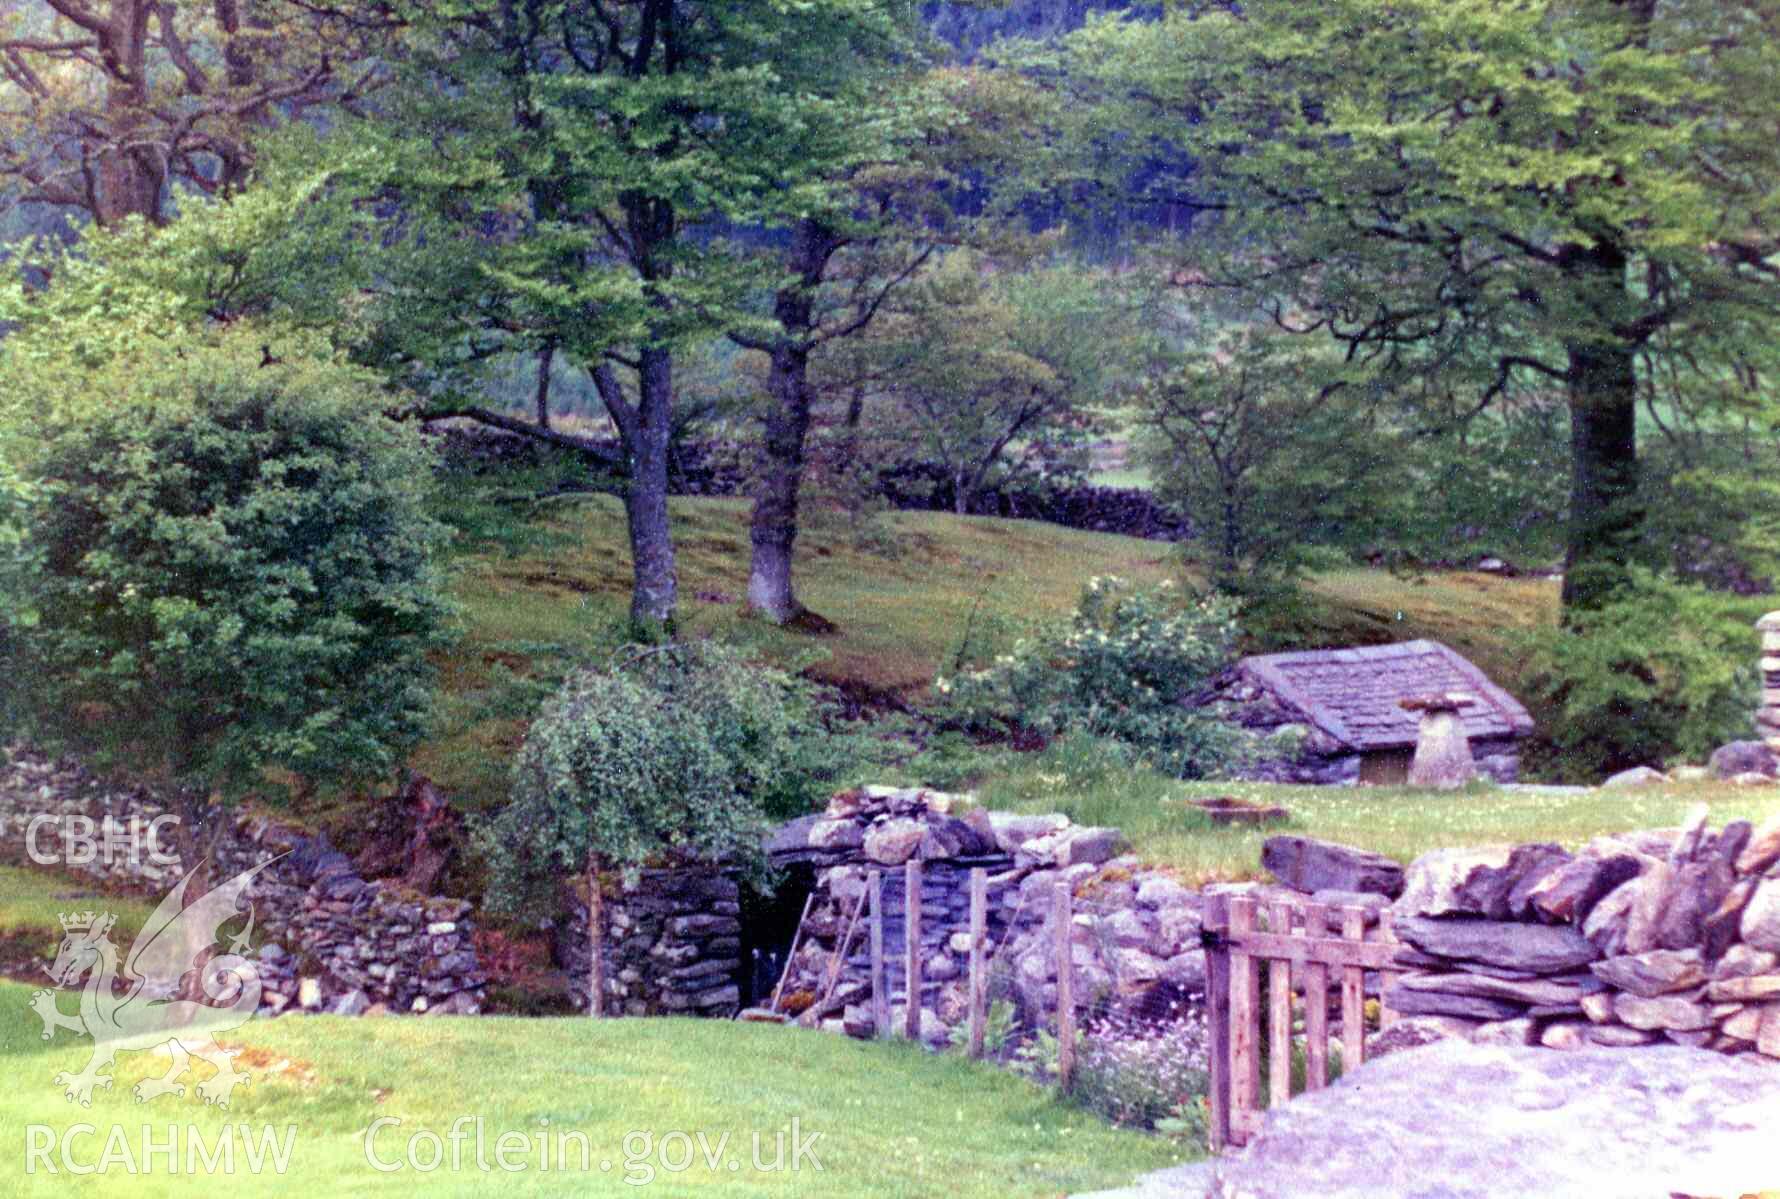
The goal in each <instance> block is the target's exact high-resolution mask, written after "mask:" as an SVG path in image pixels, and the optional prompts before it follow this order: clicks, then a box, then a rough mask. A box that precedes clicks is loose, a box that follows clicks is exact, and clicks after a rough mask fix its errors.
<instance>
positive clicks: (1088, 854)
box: [769, 787, 1205, 1043]
mask: <svg viewBox="0 0 1780 1199" xmlns="http://www.w3.org/2000/svg"><path fill="white" fill-rule="evenodd" d="M1123 848H1124V838H1123V836H1122V835H1121V834H1120V833H1119V831H1118V830H1117V829H1110V828H1087V827H1082V826H1078V825H1074V824H1072V823H1071V822H1070V821H1069V820H1068V819H1067V818H1066V817H1063V816H1060V815H1036V816H1028V815H1014V814H1010V813H1001V812H988V811H985V810H983V809H980V808H976V807H971V806H967V804H966V802H965V801H964V800H962V799H961V798H960V797H956V796H950V795H944V794H941V793H938V792H931V791H924V790H918V789H900V790H899V789H894V788H888V787H865V788H861V789H859V790H856V791H846V792H842V793H840V794H839V795H836V796H835V797H834V798H833V799H832V800H831V801H830V803H829V805H828V807H827V809H826V810H825V811H824V812H822V813H820V814H818V815H815V816H811V817H806V818H805V819H802V820H798V821H793V822H792V823H791V824H789V825H786V826H784V827H783V828H781V829H780V830H779V832H778V833H777V834H776V835H775V836H774V837H773V839H772V842H771V845H770V847H769V853H770V856H771V857H772V858H773V859H774V860H775V861H777V862H779V863H781V864H791V863H802V864H808V865H811V866H813V867H814V868H815V870H816V893H815V901H814V903H813V905H812V908H811V915H810V918H809V920H808V921H807V922H806V925H805V927H806V929H807V930H808V931H809V934H810V935H809V937H808V939H807V940H806V941H805V942H804V943H803V944H802V945H801V946H800V948H799V950H798V953H797V956H796V957H795V958H794V960H793V962H792V966H791V972H790V975H789V977H788V979H787V982H786V986H785V996H786V1002H785V1003H783V1004H782V1007H785V1008H788V1009H789V1010H791V1011H792V1013H793V1014H795V1015H796V1016H797V1017H798V1019H799V1021H800V1022H801V1023H803V1024H805V1025H808V1026H811V1027H820V1028H824V1029H827V1030H829V1031H833V1032H847V1033H850V1034H852V1035H855V1036H869V1035H870V1034H871V1019H872V1017H871V961H870V950H869V947H870V942H869V936H868V934H869V927H868V924H867V921H868V919H869V916H870V910H869V901H868V903H867V905H866V906H865V907H864V908H859V897H860V896H861V895H862V894H863V893H864V892H865V890H866V888H867V886H868V881H867V880H868V878H869V875H870V872H871V871H873V870H879V871H882V872H883V887H884V901H885V902H884V906H885V923H884V956H885V967H886V986H887V987H888V989H889V990H890V1009H891V1017H892V1023H893V1024H895V1025H896V1026H898V1027H901V1023H902V1021H903V1019H904V1018H905V1013H906V1004H907V1002H908V995H907V991H908V986H907V979H906V977H905V972H904V968H903V954H904V934H903V921H902V917H903V913H904V910H905V909H904V902H903V877H904V875H903V867H904V863H906V862H908V861H909V860H910V859H916V860H919V861H920V862H921V864H922V870H921V910H922V923H921V957H922V968H921V969H922V988H921V995H920V998H919V1003H920V1007H921V1011H920V1015H919V1017H918V1019H919V1021H920V1027H921V1035H922V1038H923V1039H924V1040H926V1041H928V1042H930V1043H939V1042H944V1041H945V1040H947V1039H948V1038H949V1037H950V1035H951V1032H952V1030H953V1029H954V1028H956V1027H958V1026H959V1025H960V1024H962V1023H963V1022H964V1021H965V1020H966V1018H967V1015H968V1010H969V1009H968V996H969V981H968V977H967V974H968V970H969V959H970V950H971V938H970V891H969V886H970V883H969V879H970V872H971V870H972V869H973V868H982V869H983V870H985V871H987V872H988V878H987V884H988V887H987V890H988V897H987V898H988V907H987V912H986V921H985V924H986V929H987V932H986V940H987V944H986V945H985V946H984V951H985V956H986V957H987V958H989V959H990V962H991V966H990V969H991V987H990V993H991V996H992V997H996V998H1006V999H1009V1000H1011V1001H1013V1003H1014V1004H1015V1007H1016V1012H1017V1018H1018V1022H1019V1023H1020V1024H1021V1025H1022V1026H1024V1027H1037V1026H1042V1025H1044V1024H1048V1023H1051V1022H1053V1021H1054V1019H1055V1013H1056V1005H1057V952H1056V948H1055V946H1056V930H1055V926H1054V923H1053V921H1054V919H1055V905H1054V896H1055V891H1056V885H1057V883H1059V882H1067V883H1068V884H1069V885H1070V886H1071V889H1072V894H1073V895H1075V896H1076V899H1075V911H1074V918H1073V925H1074V927H1073V928H1072V930H1071V945H1072V948H1071V955H1070V956H1071V963H1072V969H1073V971H1074V974H1073V983H1074V994H1075V996H1076V1000H1077V1004H1078V1005H1079V1006H1080V1007H1082V1008H1084V1009H1092V1010H1094V1011H1099V1012H1115V1011H1116V1012H1122V1013H1127V1014H1131V1015H1134V1016H1139V1017H1144V1018H1150V1019H1162V1018H1166V1017H1167V1016H1168V1015H1169V1013H1170V1009H1175V1010H1176V1011H1178V1008H1179V1002H1178V1001H1180V1000H1185V999H1187V998H1189V997H1192V996H1198V995H1202V994H1203V992H1204V986H1205V958H1204V951H1203V950H1202V949H1201V948H1200V939H1199V929H1200V924H1199V913H1200V910H1201V903H1200V898H1199V896H1198V895H1197V894H1196V893H1195V892H1192V891H1190V890H1188V889H1187V888H1186V887H1183V886H1181V885H1180V884H1178V883H1176V882H1174V881H1173V880H1172V879H1169V878H1167V877H1165V876H1164V875H1162V874H1161V873H1159V872H1155V871H1144V870H1141V869H1139V868H1138V864H1137V860H1136V859H1135V858H1132V857H1126V856H1120V854H1121V851H1122V850H1123ZM856 909H859V910H860V911H861V912H862V914H861V916H860V920H859V923H858V925H857V926H856V928H855V935H854V937H853V939H852V941H851V942H850V944H849V945H848V947H847V948H846V951H845V953H844V956H842V957H841V958H840V962H839V969H838V971H837V972H835V974H834V985H833V988H832V990H830V989H829V979H830V973H831V970H832V968H833V967H834V965H835V961H836V956H837V954H838V953H840V952H841V941H842V939H843V938H844V936H845V935H846V931H847V927H848V925H849V923H851V921H852V916H853V912H854V911H855V910H856Z"/></svg>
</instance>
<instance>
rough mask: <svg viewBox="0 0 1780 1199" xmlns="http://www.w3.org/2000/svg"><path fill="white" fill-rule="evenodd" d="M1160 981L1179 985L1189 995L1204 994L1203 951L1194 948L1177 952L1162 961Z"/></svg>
mask: <svg viewBox="0 0 1780 1199" xmlns="http://www.w3.org/2000/svg"><path fill="white" fill-rule="evenodd" d="M1162 981H1163V982H1165V983H1170V984H1172V985H1174V986H1176V987H1179V988H1180V989H1181V990H1183V991H1185V992H1186V993H1187V994H1189V995H1203V994H1205V951H1204V950H1203V949H1195V950H1190V951H1189V952H1187V953H1177V954H1175V955H1174V956H1173V957H1171V958H1169V959H1168V960H1167V961H1166V962H1163V963H1162Z"/></svg>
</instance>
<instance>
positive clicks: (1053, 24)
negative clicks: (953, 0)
mask: <svg viewBox="0 0 1780 1199" xmlns="http://www.w3.org/2000/svg"><path fill="white" fill-rule="evenodd" d="M1108 11H1113V12H1128V11H1135V12H1140V13H1144V14H1159V13H1160V12H1161V11H1162V6H1161V5H1160V4H1156V3H1153V2H1151V3H1140V2H1138V0H1011V2H1010V3H1008V4H1006V5H1004V6H1001V7H979V6H977V5H974V4H944V3H930V4H924V5H922V12H923V14H924V15H925V16H926V18H927V23H928V25H929V26H930V27H931V28H932V29H933V32H934V33H935V34H937V35H938V36H939V37H940V38H942V39H943V40H945V41H947V42H949V43H951V44H952V45H954V46H956V47H957V48H958V49H959V51H960V52H961V53H962V54H963V55H964V57H965V58H967V59H969V58H975V57H976V56H977V54H978V53H979V52H980V51H981V50H982V48H983V47H984V46H986V45H988V44H989V43H991V42H993V41H995V40H997V39H999V38H1004V37H1023V38H1036V39H1045V38H1053V37H1058V36H1060V35H1062V34H1065V33H1068V32H1070V31H1071V30H1075V29H1080V28H1081V27H1082V23H1083V22H1084V21H1086V20H1087V17H1088V14H1089V13H1091V12H1108Z"/></svg>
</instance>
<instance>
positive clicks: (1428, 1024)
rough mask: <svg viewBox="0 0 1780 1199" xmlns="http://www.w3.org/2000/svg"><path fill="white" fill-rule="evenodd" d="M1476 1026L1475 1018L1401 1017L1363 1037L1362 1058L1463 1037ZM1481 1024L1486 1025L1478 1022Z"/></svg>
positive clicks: (1470, 1033)
mask: <svg viewBox="0 0 1780 1199" xmlns="http://www.w3.org/2000/svg"><path fill="white" fill-rule="evenodd" d="M1478 1027H1480V1026H1479V1025H1478V1024H1477V1023H1476V1022H1475V1021H1472V1020H1461V1019H1459V1018H1458V1017H1456V1016H1405V1017H1403V1018H1402V1019H1401V1020H1398V1021H1396V1022H1395V1023H1394V1024H1392V1025H1391V1026H1390V1027H1388V1028H1386V1029H1383V1030H1382V1031H1380V1032H1376V1033H1374V1034H1372V1035H1371V1036H1369V1037H1367V1038H1366V1060H1367V1061H1372V1060H1373V1059H1374V1058H1379V1057H1383V1056H1384V1055H1385V1054H1387V1053H1399V1052H1401V1051H1402V1050H1405V1049H1416V1048H1419V1047H1421V1046H1423V1045H1431V1044H1433V1043H1434V1042H1435V1041H1441V1040H1445V1039H1447V1038H1449V1037H1457V1038H1459V1039H1461V1040H1462V1039H1464V1038H1465V1037H1468V1036H1470V1035H1472V1032H1473V1030H1475V1029H1477V1028H1478ZM1481 1027H1485V1028H1487V1027H1489V1026H1488V1025H1482V1026H1481Z"/></svg>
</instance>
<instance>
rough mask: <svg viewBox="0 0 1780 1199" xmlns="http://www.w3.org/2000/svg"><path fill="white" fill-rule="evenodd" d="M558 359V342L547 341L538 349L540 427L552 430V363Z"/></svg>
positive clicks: (537, 397) (546, 430) (547, 430)
mask: <svg viewBox="0 0 1780 1199" xmlns="http://www.w3.org/2000/svg"><path fill="white" fill-rule="evenodd" d="M555 359H556V343H555V342H549V341H547V342H545V343H544V348H543V349H541V350H539V351H538V390H537V396H536V399H537V407H538V428H540V429H543V430H544V431H545V432H549V430H550V364H551V363H552V362H553V361H555Z"/></svg>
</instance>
